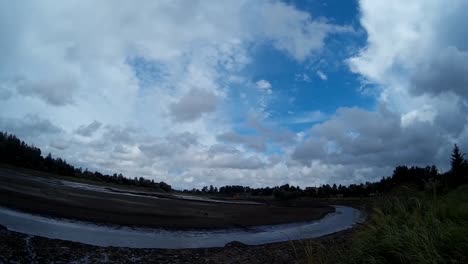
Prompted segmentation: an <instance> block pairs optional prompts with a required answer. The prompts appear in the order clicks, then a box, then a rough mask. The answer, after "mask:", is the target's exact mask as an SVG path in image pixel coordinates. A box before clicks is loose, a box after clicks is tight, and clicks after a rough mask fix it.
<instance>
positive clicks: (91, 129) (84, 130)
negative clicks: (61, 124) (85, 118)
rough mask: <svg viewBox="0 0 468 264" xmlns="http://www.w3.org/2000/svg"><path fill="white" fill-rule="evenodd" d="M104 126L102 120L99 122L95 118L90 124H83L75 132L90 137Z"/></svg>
mask: <svg viewBox="0 0 468 264" xmlns="http://www.w3.org/2000/svg"><path fill="white" fill-rule="evenodd" d="M101 126H102V123H101V122H98V121H96V120H94V121H93V122H92V123H91V124H89V125H81V126H80V127H78V128H77V129H76V130H75V133H76V134H78V135H80V136H84V137H90V136H92V135H93V134H94V133H95V132H96V131H97V130H98V129H99V128H100V127H101Z"/></svg>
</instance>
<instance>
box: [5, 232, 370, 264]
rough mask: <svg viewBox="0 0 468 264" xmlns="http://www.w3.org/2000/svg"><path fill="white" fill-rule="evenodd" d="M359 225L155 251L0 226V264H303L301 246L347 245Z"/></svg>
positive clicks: (153, 249) (303, 257) (303, 254)
mask: <svg viewBox="0 0 468 264" xmlns="http://www.w3.org/2000/svg"><path fill="white" fill-rule="evenodd" d="M359 228H361V225H355V226H354V227H352V228H349V229H346V230H343V231H340V232H336V233H333V234H329V235H325V236H322V237H318V238H313V239H304V240H292V241H287V242H277V243H270V244H262V245H256V246H250V245H245V244H242V243H240V242H236V241H233V242H231V243H228V244H226V245H225V246H224V247H213V248H196V249H157V248H125V247H99V246H92V245H87V244H83V243H79V242H71V241H65V240H59V239H49V238H44V237H40V236H29V235H25V234H22V233H18V232H14V231H10V230H7V229H3V228H2V226H0V241H2V243H0V252H2V253H1V254H0V262H2V261H3V262H5V263H9V262H19V263H32V262H34V263H42V262H54V263H70V262H73V263H306V252H305V248H304V247H305V246H306V245H307V244H314V245H321V246H327V245H336V244H337V243H340V244H341V243H347V242H349V241H350V239H352V236H353V234H354V233H355V232H356V230H357V229H359Z"/></svg>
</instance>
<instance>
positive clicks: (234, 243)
mask: <svg viewBox="0 0 468 264" xmlns="http://www.w3.org/2000/svg"><path fill="white" fill-rule="evenodd" d="M247 246H248V245H246V244H244V243H242V242H239V241H232V242H229V243H227V244H226V245H224V247H225V248H243V247H247Z"/></svg>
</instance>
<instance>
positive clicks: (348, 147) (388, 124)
mask: <svg viewBox="0 0 468 264" xmlns="http://www.w3.org/2000/svg"><path fill="white" fill-rule="evenodd" d="M427 131H432V132H431V133H427ZM450 147H451V144H450V142H448V140H447V138H446V137H445V135H444V134H443V133H442V131H440V130H439V131H438V130H437V128H436V127H434V126H433V125H432V124H431V123H429V122H424V121H418V122H414V123H412V124H411V125H409V126H406V127H403V126H402V122H401V118H400V116H399V115H398V113H395V112H391V111H389V110H388V109H386V108H385V107H381V108H380V109H379V110H378V111H375V112H373V111H366V110H363V109H359V108H341V109H339V110H338V111H337V113H336V115H335V116H333V117H332V118H330V120H328V121H325V122H323V123H321V124H317V125H315V126H313V127H312V128H311V130H310V131H309V134H308V139H307V140H306V141H305V142H304V143H303V144H301V145H299V146H298V147H297V148H296V150H295V151H294V153H293V155H292V157H293V158H294V159H295V160H298V161H301V162H303V164H309V163H310V162H311V161H312V160H322V161H324V162H326V163H330V164H341V165H353V166H366V167H371V168H372V167H376V168H382V167H394V166H397V165H400V164H411V165H421V166H424V165H428V164H433V163H436V164H438V165H441V164H444V163H446V162H445V159H446V156H444V155H448V148H450ZM440 150H444V151H443V153H444V155H441V152H440Z"/></svg>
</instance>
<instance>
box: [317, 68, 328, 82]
mask: <svg viewBox="0 0 468 264" xmlns="http://www.w3.org/2000/svg"><path fill="white" fill-rule="evenodd" d="M316 73H317V76H318V77H319V78H320V79H322V81H326V80H328V77H327V75H325V73H323V72H322V71H320V70H318V71H316Z"/></svg>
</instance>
